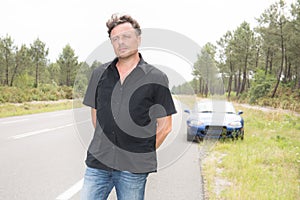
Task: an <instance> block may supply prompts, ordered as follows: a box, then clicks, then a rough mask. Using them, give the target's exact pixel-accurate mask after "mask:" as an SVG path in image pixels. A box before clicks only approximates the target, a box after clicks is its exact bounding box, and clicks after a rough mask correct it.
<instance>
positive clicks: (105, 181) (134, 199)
mask: <svg viewBox="0 0 300 200" xmlns="http://www.w3.org/2000/svg"><path fill="white" fill-rule="evenodd" d="M147 176H148V173H143V174H133V173H130V172H127V171H105V170H101V169H94V168H90V167H87V169H86V172H85V175H84V184H83V188H82V191H81V199H82V200H96V199H97V200H106V199H107V197H108V195H109V193H110V192H111V190H112V189H113V187H115V189H116V192H117V197H118V200H143V199H144V193H145V186H146V181H147Z"/></svg>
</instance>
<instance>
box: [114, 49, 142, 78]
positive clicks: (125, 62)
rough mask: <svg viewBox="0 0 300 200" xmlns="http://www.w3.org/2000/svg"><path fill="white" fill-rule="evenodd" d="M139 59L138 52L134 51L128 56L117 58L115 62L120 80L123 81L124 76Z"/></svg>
mask: <svg viewBox="0 0 300 200" xmlns="http://www.w3.org/2000/svg"><path fill="white" fill-rule="evenodd" d="M139 61H140V56H139V53H136V54H134V55H132V56H130V57H128V58H119V59H118V62H117V64H116V67H117V69H118V72H119V75H120V81H121V83H123V81H124V80H125V78H126V77H127V76H128V75H129V74H130V72H132V70H133V69H134V68H135V67H136V66H137V64H138V63H139Z"/></svg>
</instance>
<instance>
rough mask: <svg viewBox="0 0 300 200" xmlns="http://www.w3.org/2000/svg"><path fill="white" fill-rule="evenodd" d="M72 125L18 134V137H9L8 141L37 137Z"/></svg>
mask: <svg viewBox="0 0 300 200" xmlns="http://www.w3.org/2000/svg"><path fill="white" fill-rule="evenodd" d="M73 125H74V124H73V123H72V124H67V125H64V126H58V127H55V128H46V129H42V130H38V131H32V132H27V133H22V134H19V135H14V136H11V137H9V139H15V140H16V139H21V138H25V137H29V136H33V135H38V134H41V133H45V132H49V131H54V130H57V129H61V128H66V127H69V126H73Z"/></svg>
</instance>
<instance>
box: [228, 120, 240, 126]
mask: <svg viewBox="0 0 300 200" xmlns="http://www.w3.org/2000/svg"><path fill="white" fill-rule="evenodd" d="M229 125H230V126H233V127H241V126H242V123H241V122H239V121H236V122H231V123H229Z"/></svg>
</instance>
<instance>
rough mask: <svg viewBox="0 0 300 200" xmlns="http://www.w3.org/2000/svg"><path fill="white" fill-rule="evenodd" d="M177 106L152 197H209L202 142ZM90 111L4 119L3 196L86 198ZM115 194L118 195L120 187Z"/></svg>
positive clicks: (19, 199)
mask: <svg viewBox="0 0 300 200" xmlns="http://www.w3.org/2000/svg"><path fill="white" fill-rule="evenodd" d="M177 107H178V105H177ZM177 110H178V111H179V112H178V114H176V115H174V125H173V131H172V133H170V135H169V136H168V138H167V140H166V142H165V143H164V144H163V145H162V146H161V147H160V148H159V150H158V161H159V167H158V172H157V173H152V174H150V176H149V178H148V182H147V187H146V200H159V199H162V200H174V199H176V200H186V199H189V200H194V199H195V200H196V199H197V200H198V199H203V197H202V193H203V191H202V184H201V183H202V180H201V176H200V164H199V149H198V145H197V144H196V143H188V142H186V137H185V131H186V127H185V123H184V120H185V117H186V116H185V114H183V113H182V112H181V110H182V109H181V108H180V106H179V108H177ZM89 111H90V110H89V109H87V108H83V109H73V110H66V111H58V112H50V113H42V114H34V115H26V116H20V117H10V118H2V119H0V199H1V200H48V199H49V200H68V199H72V200H77V199H80V190H81V186H82V183H83V179H82V178H83V175H84V170H85V164H84V160H85V155H86V148H87V145H88V143H89V141H90V138H91V136H92V126H91V122H90V118H89V116H90V112H89ZM109 199H111V200H113V199H116V195H115V193H114V191H113V192H112V194H111V195H110V197H109Z"/></svg>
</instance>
